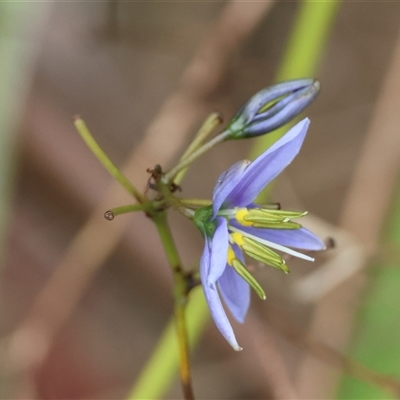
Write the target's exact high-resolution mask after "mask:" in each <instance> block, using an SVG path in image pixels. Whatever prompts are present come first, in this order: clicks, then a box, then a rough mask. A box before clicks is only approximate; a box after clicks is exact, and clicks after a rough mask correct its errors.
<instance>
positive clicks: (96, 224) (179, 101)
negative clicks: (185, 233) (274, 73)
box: [2, 1, 273, 372]
mask: <svg viewBox="0 0 400 400" xmlns="http://www.w3.org/2000/svg"><path fill="white" fill-rule="evenodd" d="M272 4H273V2H272V1H271V2H260V3H253V4H252V6H251V7H249V6H248V4H246V3H241V2H231V3H229V4H228V5H227V6H226V7H225V9H224V10H223V12H222V14H221V16H220V17H219V19H218V20H217V22H216V25H215V26H214V28H213V29H212V30H211V32H210V33H209V34H208V35H207V37H206V38H205V40H204V42H203V44H202V45H201V46H200V48H199V50H198V51H197V53H196V54H195V56H194V58H193V60H192V62H191V63H190V64H189V65H188V67H187V69H186V71H185V73H184V76H183V82H182V85H181V88H180V89H179V90H178V91H177V92H176V93H174V94H173V95H171V96H170V97H169V99H168V100H167V101H166V102H165V104H164V106H163V107H162V108H161V110H160V111H159V113H158V115H157V116H156V118H155V120H154V122H153V123H152V124H151V125H150V127H149V128H148V130H147V134H146V136H145V139H144V140H143V141H142V142H141V144H140V145H139V146H138V147H137V148H136V149H135V150H134V151H133V153H132V155H131V157H130V159H129V161H128V163H127V165H126V166H125V168H124V173H125V174H126V175H127V176H129V177H130V179H131V180H132V181H133V182H135V184H137V185H138V186H139V184H140V183H143V184H144V181H145V179H146V173H145V171H146V168H148V167H151V166H153V165H155V164H156V163H159V164H161V165H166V164H168V162H169V160H171V159H172V158H173V156H175V154H176V152H177V151H178V149H179V148H180V147H181V145H182V144H183V142H184V140H185V135H186V134H187V133H188V132H190V130H191V128H192V127H193V125H194V124H195V123H196V122H197V121H198V119H199V118H200V117H201V116H202V115H203V114H205V111H206V97H207V96H208V95H209V94H210V93H212V91H213V90H215V88H216V86H217V85H218V83H219V81H220V79H221V77H222V76H223V73H224V71H225V67H226V64H227V62H228V59H229V56H230V55H231V54H232V53H233V51H235V50H236V49H237V48H238V47H239V45H240V44H241V43H243V41H244V40H245V39H246V38H247V37H248V36H249V35H250V33H251V32H252V31H253V30H254V28H255V27H256V26H257V24H258V22H259V21H260V20H261V19H262V18H263V17H264V15H265V13H266V12H267V11H268V10H269V9H270V7H271V6H272ZM125 203H127V196H126V194H125V193H124V191H123V189H121V188H120V187H119V185H118V184H115V183H114V184H112V185H111V186H110V189H109V190H108V191H107V194H106V196H105V197H104V199H103V200H102V202H101V203H100V204H99V205H98V206H97V207H96V208H95V210H94V211H93V214H92V216H91V217H90V219H89V220H88V221H87V222H86V224H85V225H84V226H83V228H82V229H81V230H80V232H79V233H78V234H77V235H76V236H75V238H74V239H73V241H72V243H71V244H70V246H69V248H68V249H67V250H66V252H65V253H64V255H63V257H62V259H61V260H60V263H59V265H58V267H57V269H56V271H55V273H54V274H53V276H52V277H51V278H50V280H49V282H48V283H47V284H46V285H45V287H44V288H43V290H42V291H41V293H40V294H39V296H38V297H37V298H36V299H35V300H34V302H33V305H32V308H31V310H30V311H29V312H28V315H27V317H26V318H25V319H24V320H23V321H22V322H21V324H20V325H19V327H18V328H17V329H16V330H15V332H14V333H13V334H12V335H11V336H10V337H9V338H7V339H5V340H3V343H2V344H3V345H5V347H6V348H5V356H6V357H7V360H8V361H9V366H10V371H9V372H16V371H18V370H23V369H26V368H30V367H32V366H34V365H36V364H37V363H40V362H41V361H43V359H44V358H45V357H46V355H47V352H48V350H49V349H50V347H51V345H52V342H53V340H54V337H55V335H56V334H57V332H58V331H59V329H60V328H61V327H62V325H63V324H64V323H65V321H66V320H67V319H68V317H69V316H70V315H71V313H72V312H73V310H74V309H75V307H76V305H77V304H78V302H79V301H80V299H81V297H82V295H83V293H84V292H85V290H86V288H87V286H88V284H89V283H90V282H91V280H92V279H93V277H94V275H95V273H96V272H97V271H98V269H99V268H100V266H101V265H102V263H103V262H104V261H105V260H106V259H107V258H108V257H109V256H110V254H111V252H112V251H113V250H114V248H115V247H116V245H117V243H118V241H119V239H120V238H121V236H122V234H123V233H124V231H125V229H126V227H127V225H128V224H131V222H132V219H131V218H129V219H128V218H119V219H116V220H114V221H113V222H112V223H108V222H106V221H104V219H103V213H104V210H106V209H107V208H108V207H109V205H110V204H125ZM33 349H34V350H33Z"/></svg>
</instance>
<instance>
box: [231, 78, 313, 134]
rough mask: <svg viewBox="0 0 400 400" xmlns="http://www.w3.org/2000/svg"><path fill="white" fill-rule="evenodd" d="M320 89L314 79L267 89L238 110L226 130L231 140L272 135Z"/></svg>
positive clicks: (295, 81)
mask: <svg viewBox="0 0 400 400" xmlns="http://www.w3.org/2000/svg"><path fill="white" fill-rule="evenodd" d="M319 90H320V83H319V82H318V81H317V80H315V79H297V80H292V81H286V82H282V83H278V84H276V85H273V86H269V87H267V88H265V89H263V90H261V91H260V92H258V93H256V94H255V95H254V96H253V97H252V98H251V99H250V100H249V101H248V102H247V103H245V104H244V105H243V106H242V107H241V108H240V110H239V111H238V112H237V114H236V115H235V117H234V118H233V119H232V121H231V122H230V123H229V125H228V127H227V129H226V130H227V131H229V132H230V138H231V139H243V138H248V137H253V136H260V135H264V134H265V133H268V132H271V131H273V130H275V129H277V128H279V127H280V126H282V125H285V124H286V123H287V122H289V121H290V120H291V119H292V118H294V117H296V116H297V115H298V114H300V113H301V112H302V111H303V110H304V109H305V108H306V107H307V106H308V105H309V104H310V103H311V102H312V101H313V100H314V99H315V97H316V96H317V94H318V93H319Z"/></svg>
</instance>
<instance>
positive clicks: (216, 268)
mask: <svg viewBox="0 0 400 400" xmlns="http://www.w3.org/2000/svg"><path fill="white" fill-rule="evenodd" d="M216 221H217V229H216V231H215V233H214V236H213V237H212V239H211V255H210V268H209V270H208V274H207V283H208V284H209V285H213V284H214V283H215V282H216V281H217V279H219V277H220V276H221V275H222V273H223V272H224V269H225V267H226V259H227V255H228V247H229V233H228V223H227V221H226V219H225V218H222V217H217V218H216Z"/></svg>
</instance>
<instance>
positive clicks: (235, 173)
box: [212, 160, 250, 218]
mask: <svg viewBox="0 0 400 400" xmlns="http://www.w3.org/2000/svg"><path fill="white" fill-rule="evenodd" d="M249 164H250V161H248V160H242V161H238V162H237V163H235V164H233V165H232V166H231V167H230V168H229V169H227V170H226V171H225V172H223V173H222V174H221V175H220V177H219V178H218V180H217V183H216V185H215V187H214V192H213V211H214V213H213V216H212V218H215V216H216V215H217V213H218V211H219V209H220V208H221V206H222V204H223V203H224V201H225V199H226V197H227V196H228V195H229V193H230V192H231V191H232V189H233V188H234V187H235V186H236V185H237V183H238V182H239V181H240V178H241V177H242V175H243V172H244V170H245V169H246V168H247V166H248V165H249Z"/></svg>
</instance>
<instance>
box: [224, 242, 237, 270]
mask: <svg viewBox="0 0 400 400" xmlns="http://www.w3.org/2000/svg"><path fill="white" fill-rule="evenodd" d="M235 258H236V255H235V252H234V251H233V249H232V247H231V246H229V248H228V257H227V260H226V261H227V263H228V264H229V265H230V266H232V263H233V260H234V259H235Z"/></svg>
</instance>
